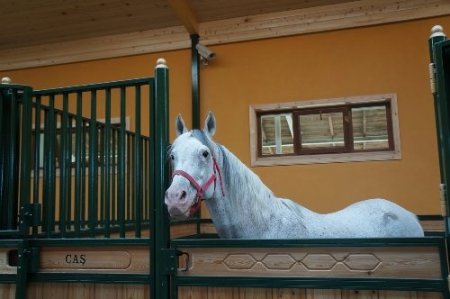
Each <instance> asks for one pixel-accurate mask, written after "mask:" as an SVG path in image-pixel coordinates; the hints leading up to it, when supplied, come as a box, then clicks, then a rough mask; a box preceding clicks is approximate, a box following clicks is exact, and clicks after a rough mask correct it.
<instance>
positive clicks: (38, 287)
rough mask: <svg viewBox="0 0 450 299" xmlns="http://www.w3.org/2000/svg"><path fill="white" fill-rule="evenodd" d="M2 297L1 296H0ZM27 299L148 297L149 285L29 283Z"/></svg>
mask: <svg viewBox="0 0 450 299" xmlns="http://www.w3.org/2000/svg"><path fill="white" fill-rule="evenodd" d="M0 294H1V293H0ZM0 298H3V297H0ZM27 298H28V299H48V298H55V299H56V298H64V299H94V298H95V299H113V298H117V299H119V298H133V299H148V298H150V287H149V285H135V284H120V283H118V284H116V283H115V284H94V283H31V284H30V286H29V289H28V294H27Z"/></svg>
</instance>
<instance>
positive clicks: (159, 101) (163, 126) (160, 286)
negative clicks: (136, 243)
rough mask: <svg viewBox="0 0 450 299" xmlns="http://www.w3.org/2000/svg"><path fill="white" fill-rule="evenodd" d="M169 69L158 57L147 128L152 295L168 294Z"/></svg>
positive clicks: (165, 295)
mask: <svg viewBox="0 0 450 299" xmlns="http://www.w3.org/2000/svg"><path fill="white" fill-rule="evenodd" d="M168 77H169V70H168V68H167V66H166V62H165V60H164V59H159V60H158V63H157V66H156V70H155V88H154V93H155V100H154V101H152V102H151V108H150V109H151V117H150V126H151V127H150V129H151V130H150V132H151V136H152V138H154V149H153V153H154V163H155V165H154V167H152V174H151V177H152V180H153V181H154V183H153V207H152V210H153V211H152V216H153V222H152V230H151V236H152V237H151V238H152V245H153V247H152V249H151V250H150V256H151V265H152V267H151V268H152V277H153V278H154V281H153V284H152V293H151V298H168V296H169V287H170V286H169V281H170V277H169V275H167V273H166V272H165V269H164V267H165V262H164V259H163V255H164V250H165V249H166V248H168V247H169V242H170V233H169V221H168V215H167V211H166V209H165V206H164V192H165V189H166V188H167V185H168V182H169V165H168V161H167V159H166V149H167V146H168V144H169V132H168V127H169V124H168V118H169V99H168V94H169V81H168Z"/></svg>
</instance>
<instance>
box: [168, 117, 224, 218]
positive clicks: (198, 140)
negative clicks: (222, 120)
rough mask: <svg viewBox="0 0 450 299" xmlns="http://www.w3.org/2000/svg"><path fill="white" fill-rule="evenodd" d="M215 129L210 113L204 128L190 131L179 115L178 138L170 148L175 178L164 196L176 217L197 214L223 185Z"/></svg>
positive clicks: (171, 213)
mask: <svg viewBox="0 0 450 299" xmlns="http://www.w3.org/2000/svg"><path fill="white" fill-rule="evenodd" d="M215 130H216V121H215V118H214V115H213V114H212V113H211V112H210V113H209V114H208V116H207V118H206V120H205V127H204V129H203V130H202V131H200V130H192V131H188V129H187V128H186V125H185V123H184V121H183V118H182V117H181V115H179V116H178V117H177V120H176V131H177V136H178V137H177V138H176V139H175V141H174V142H173V144H172V147H171V150H170V160H171V162H172V170H173V177H172V183H171V185H170V186H169V188H168V189H167V191H166V195H165V199H164V201H165V203H166V205H167V208H168V210H169V214H170V216H171V217H172V218H173V219H179V220H182V219H186V218H187V217H189V216H190V215H191V214H192V213H195V212H196V211H197V210H198V209H199V207H200V202H201V200H202V199H208V198H211V197H213V194H214V192H215V189H216V185H217V184H221V182H218V180H219V179H220V178H219V176H220V170H219V168H218V166H217V163H216V160H215V157H214V150H213V148H212V146H213V144H214V143H213V142H212V140H211V136H213V135H214V133H215ZM216 181H217V182H216ZM219 188H220V187H219ZM222 191H223V190H222Z"/></svg>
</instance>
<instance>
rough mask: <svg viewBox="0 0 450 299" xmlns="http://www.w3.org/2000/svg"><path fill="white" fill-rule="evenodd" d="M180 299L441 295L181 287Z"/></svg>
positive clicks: (419, 298) (432, 297)
mask: <svg viewBox="0 0 450 299" xmlns="http://www.w3.org/2000/svg"><path fill="white" fill-rule="evenodd" d="M178 298H179V299H219V298H220V299H224V298H227V299H438V298H443V296H442V294H440V293H424V292H400V291H354V290H325V289H262V288H212V287H180V288H178Z"/></svg>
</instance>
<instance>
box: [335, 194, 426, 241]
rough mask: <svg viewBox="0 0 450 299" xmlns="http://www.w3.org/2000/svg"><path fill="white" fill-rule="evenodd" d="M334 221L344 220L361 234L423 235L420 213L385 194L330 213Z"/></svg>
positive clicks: (354, 231)
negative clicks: (386, 198) (418, 214)
mask: <svg viewBox="0 0 450 299" xmlns="http://www.w3.org/2000/svg"><path fill="white" fill-rule="evenodd" d="M329 215H330V217H331V218H333V220H334V221H333V222H336V221H340V220H344V219H345V221H346V222H347V225H346V226H347V227H351V228H353V230H352V231H353V234H354V235H355V236H357V237H423V236H424V232H423V229H422V226H421V225H420V222H419V220H418V219H417V216H416V215H414V214H413V213H411V212H409V211H408V210H406V209H404V208H403V207H401V206H399V205H397V204H395V203H393V202H391V201H388V200H385V199H381V198H376V199H368V200H364V201H360V202H357V203H354V204H352V205H350V206H348V207H347V208H345V209H343V210H341V211H338V212H336V213H332V214H329Z"/></svg>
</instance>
